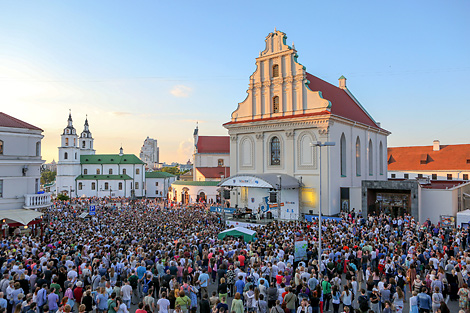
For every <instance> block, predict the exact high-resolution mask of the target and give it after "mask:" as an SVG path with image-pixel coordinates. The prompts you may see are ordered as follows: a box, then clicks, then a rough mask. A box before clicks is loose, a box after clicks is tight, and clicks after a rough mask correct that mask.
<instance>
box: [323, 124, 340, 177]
mask: <svg viewBox="0 0 470 313" xmlns="http://www.w3.org/2000/svg"><path fill="white" fill-rule="evenodd" d="M339 143H340V147H339V150H340V155H339V158H340V163H341V176H342V177H346V137H345V136H344V133H343V134H342V135H341V139H340V141H339ZM320 153H321V152H320Z"/></svg>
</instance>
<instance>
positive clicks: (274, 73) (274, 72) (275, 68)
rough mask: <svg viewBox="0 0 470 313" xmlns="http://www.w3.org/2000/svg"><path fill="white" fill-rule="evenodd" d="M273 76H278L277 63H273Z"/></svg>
mask: <svg viewBox="0 0 470 313" xmlns="http://www.w3.org/2000/svg"><path fill="white" fill-rule="evenodd" d="M273 77H279V65H278V64H274V65H273Z"/></svg>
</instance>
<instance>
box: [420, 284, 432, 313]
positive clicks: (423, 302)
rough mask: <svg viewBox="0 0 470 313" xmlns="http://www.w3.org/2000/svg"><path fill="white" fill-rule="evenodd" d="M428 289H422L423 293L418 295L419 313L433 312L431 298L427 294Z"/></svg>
mask: <svg viewBox="0 0 470 313" xmlns="http://www.w3.org/2000/svg"><path fill="white" fill-rule="evenodd" d="M427 291H428V290H427V288H426V287H423V288H421V292H420V293H418V309H419V313H430V312H431V303H432V300H431V297H430V296H429V295H428V294H427Z"/></svg>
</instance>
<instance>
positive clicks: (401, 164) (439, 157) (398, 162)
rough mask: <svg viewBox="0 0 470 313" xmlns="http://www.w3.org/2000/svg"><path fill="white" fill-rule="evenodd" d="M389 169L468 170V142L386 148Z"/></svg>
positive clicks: (469, 161) (469, 150)
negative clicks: (436, 149)
mask: <svg viewBox="0 0 470 313" xmlns="http://www.w3.org/2000/svg"><path fill="white" fill-rule="evenodd" d="M387 159H388V170H389V171H407V170H408V171H409V170H414V171H445V170H448V171H449V170H470V144H461V145H440V148H439V150H438V151H433V146H415V147H395V148H388V157H387Z"/></svg>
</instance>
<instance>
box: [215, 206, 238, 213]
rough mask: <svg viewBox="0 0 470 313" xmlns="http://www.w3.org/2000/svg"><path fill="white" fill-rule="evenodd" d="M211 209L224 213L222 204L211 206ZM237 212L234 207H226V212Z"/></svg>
mask: <svg viewBox="0 0 470 313" xmlns="http://www.w3.org/2000/svg"><path fill="white" fill-rule="evenodd" d="M209 211H211V212H217V213H222V208H221V207H220V206H211V207H210V208H209ZM234 212H235V209H234V208H225V213H228V214H233V213H234Z"/></svg>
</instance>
